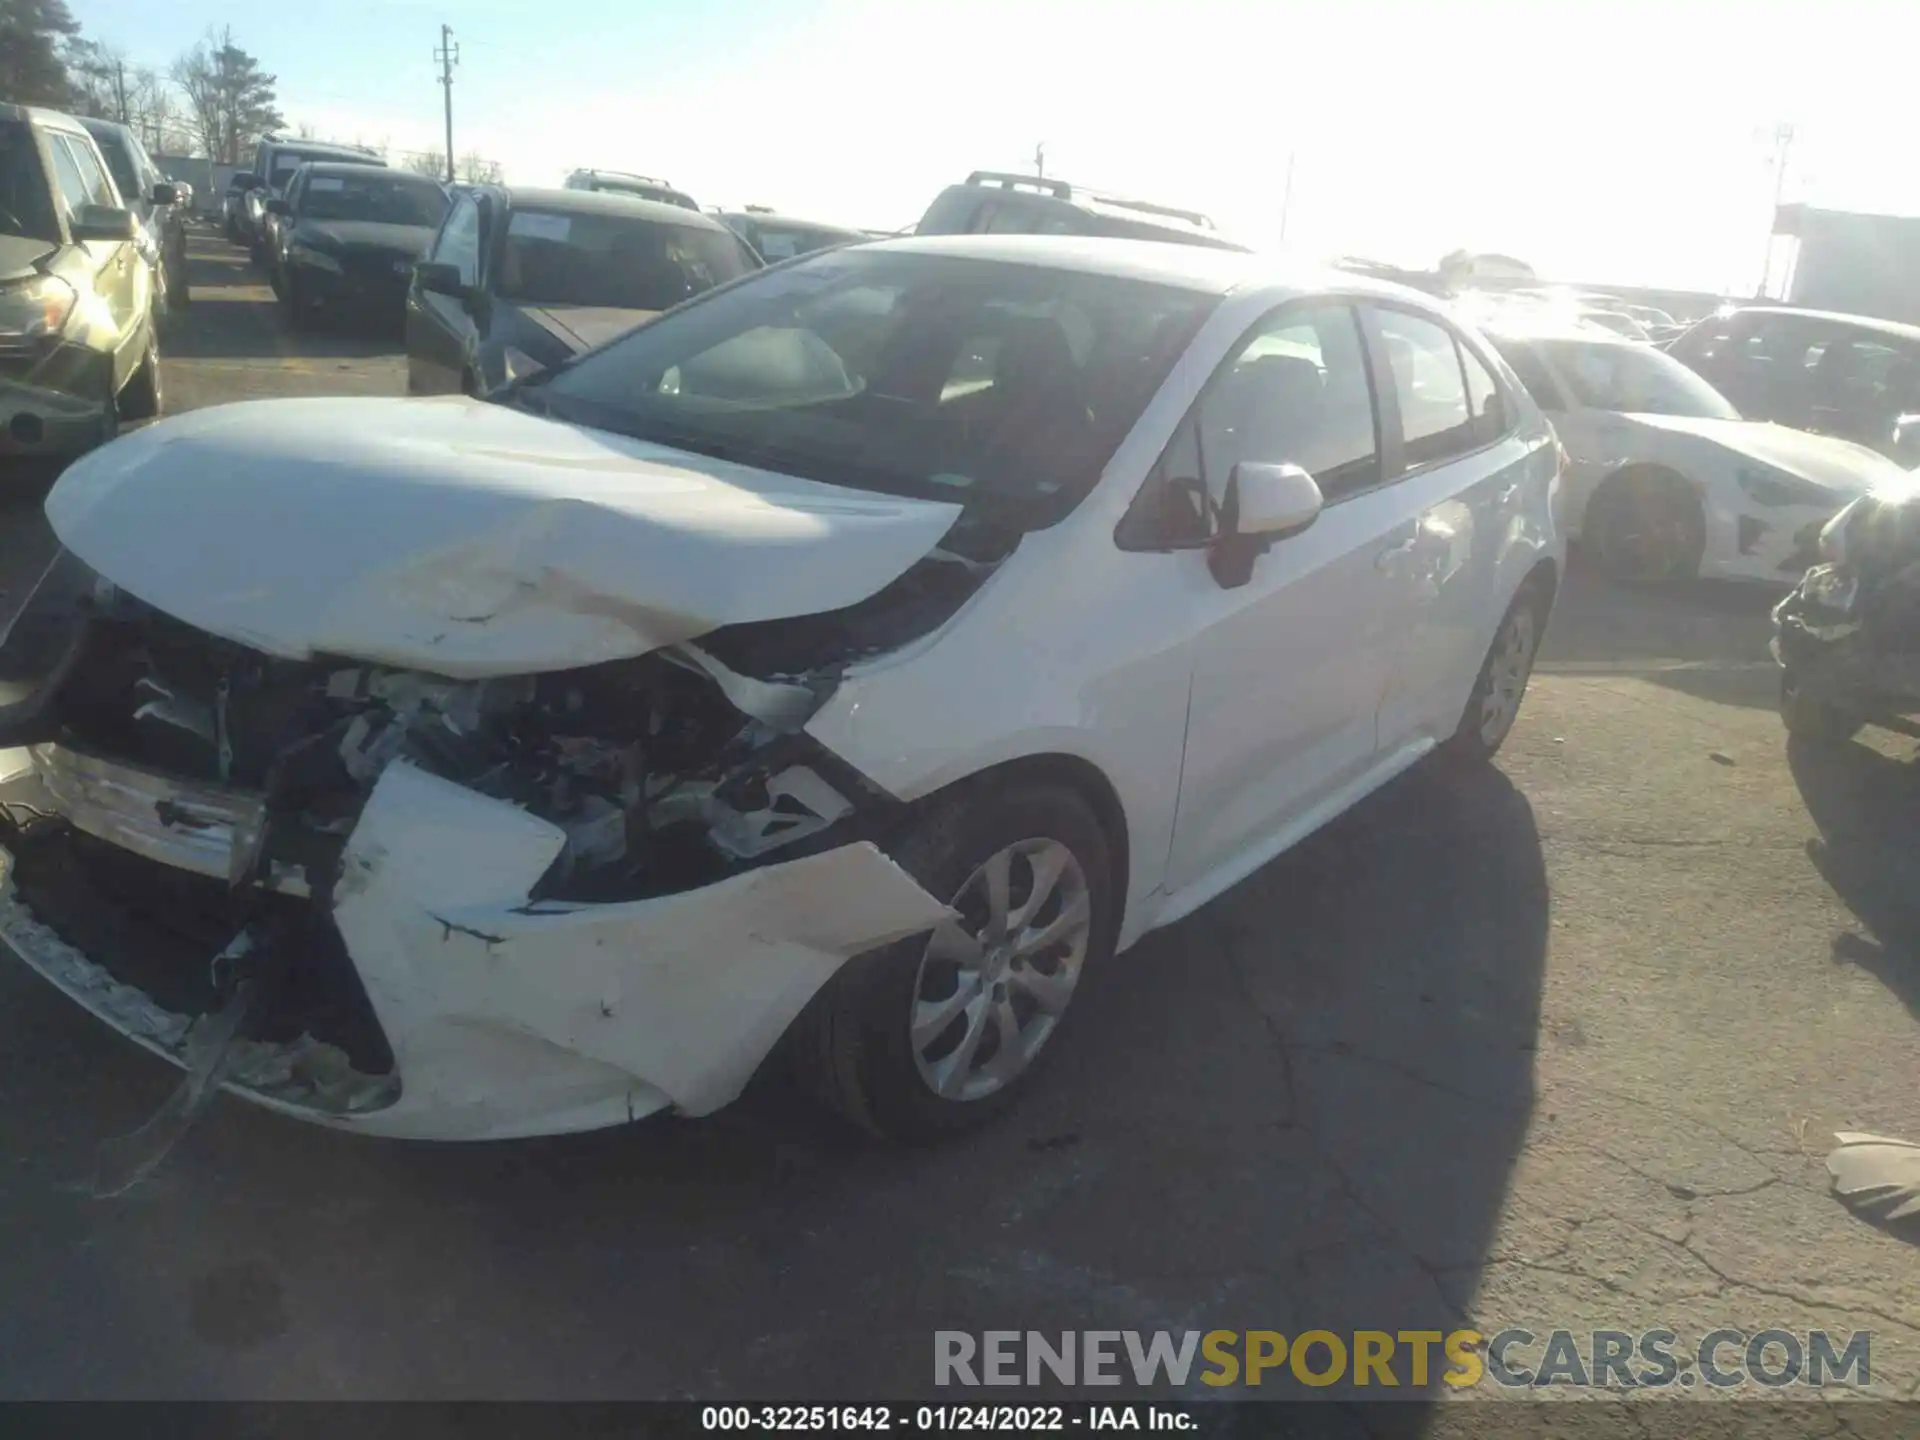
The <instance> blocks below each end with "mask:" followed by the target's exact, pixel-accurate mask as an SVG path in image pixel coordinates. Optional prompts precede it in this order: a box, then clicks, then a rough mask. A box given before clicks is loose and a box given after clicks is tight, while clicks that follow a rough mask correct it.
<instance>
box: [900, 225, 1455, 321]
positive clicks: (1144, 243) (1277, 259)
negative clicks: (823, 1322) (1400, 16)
mask: <svg viewBox="0 0 1920 1440" xmlns="http://www.w3.org/2000/svg"><path fill="white" fill-rule="evenodd" d="M863 249H870V250H884V251H892V252H895V253H898V254H903V255H952V256H956V257H959V258H962V259H969V260H993V261H999V262H1001V263H1004V264H1012V265H1041V266H1049V267H1051V268H1054V269H1058V270H1074V271H1079V272H1081V273H1083V274H1088V275H1113V276H1117V277H1119V278H1122V279H1127V280H1144V281H1147V282H1149V283H1153V284H1160V285H1173V286H1178V287H1180V288H1182V289H1186V290H1198V291H1201V292H1204V293H1207V294H1213V295H1226V294H1229V293H1231V292H1232V291H1235V290H1240V289H1247V288H1259V289H1266V290H1273V291H1285V292H1292V293H1296V294H1301V295H1312V294H1320V293H1325V292H1338V293H1341V294H1346V295H1370V296H1378V297H1380V298H1382V299H1391V300H1404V301H1409V302H1413V303H1416V304H1418V305H1419V306H1420V307H1421V308H1423V309H1428V310H1431V309H1434V308H1435V306H1434V301H1433V297H1432V296H1431V295H1423V294H1421V293H1420V292H1419V291H1418V290H1411V289H1408V288H1407V287H1406V286H1404V285H1394V284H1391V283H1389V282H1387V281H1384V280H1374V279H1370V278H1369V277H1367V276H1364V275H1354V274H1351V273H1349V272H1347V271H1344V270H1334V269H1330V268H1328V267H1327V266H1324V265H1313V264H1308V263H1306V262H1304V261H1299V260H1294V259H1291V258H1289V257H1287V256H1284V255H1273V254H1261V253H1260V252H1258V251H1253V250H1216V249H1213V248H1211V247H1208V246H1203V245H1182V244H1180V243H1179V242H1177V241H1168V240H1134V239H1121V238H1119V237H1116V236H1108V235H913V236H907V237H905V238H902V239H898V240H874V241H871V242H869V243H868V245H866V246H864V247H863Z"/></svg>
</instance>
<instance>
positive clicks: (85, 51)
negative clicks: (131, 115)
mask: <svg viewBox="0 0 1920 1440" xmlns="http://www.w3.org/2000/svg"><path fill="white" fill-rule="evenodd" d="M63 51H64V54H63V56H62V58H63V59H64V60H65V62H66V66H67V92H68V94H67V101H66V108H67V109H68V110H70V111H72V112H73V113H74V114H76V115H95V116H98V117H100V118H101V119H103V120H119V121H121V122H122V123H125V122H126V120H127V118H128V117H127V109H128V106H127V93H126V83H127V78H126V77H127V57H126V56H125V55H123V54H121V53H120V51H119V50H117V49H116V48H114V47H113V46H111V45H109V44H107V43H106V42H105V41H104V40H82V39H81V38H80V37H79V36H78V35H69V36H68V37H67V43H66V45H65V46H64V47H63Z"/></svg>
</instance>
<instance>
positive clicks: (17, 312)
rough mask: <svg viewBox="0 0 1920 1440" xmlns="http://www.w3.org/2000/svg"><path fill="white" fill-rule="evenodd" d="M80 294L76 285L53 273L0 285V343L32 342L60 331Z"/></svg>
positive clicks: (18, 343)
mask: <svg viewBox="0 0 1920 1440" xmlns="http://www.w3.org/2000/svg"><path fill="white" fill-rule="evenodd" d="M77 298H78V297H77V296H76V295H75V293H74V289H73V287H72V286H71V285H69V284H67V282H66V281H64V280H62V279H60V278H59V277H58V276H54V275H36V276H34V277H33V278H32V279H31V280H23V281H21V282H20V283H19V284H17V285H0V345H20V344H30V343H32V342H33V341H35V340H40V339H44V338H45V337H46V336H49V335H58V334H59V333H60V331H61V329H62V328H63V327H64V326H65V325H66V323H67V317H68V316H69V315H71V314H72V313H73V307H74V302H75V300H76V299H77Z"/></svg>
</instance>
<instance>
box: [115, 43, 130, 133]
mask: <svg viewBox="0 0 1920 1440" xmlns="http://www.w3.org/2000/svg"><path fill="white" fill-rule="evenodd" d="M113 96H114V99H116V100H117V101H119V102H120V123H121V124H122V125H124V124H126V123H127V62H126V61H124V60H122V59H120V58H119V57H118V56H116V57H115V58H114V62H113Z"/></svg>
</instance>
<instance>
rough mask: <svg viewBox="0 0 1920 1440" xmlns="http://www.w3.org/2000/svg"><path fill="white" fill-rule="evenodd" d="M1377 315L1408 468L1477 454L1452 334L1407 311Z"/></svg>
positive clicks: (1462, 377)
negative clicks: (1397, 402) (1396, 401)
mask: <svg viewBox="0 0 1920 1440" xmlns="http://www.w3.org/2000/svg"><path fill="white" fill-rule="evenodd" d="M1374 314H1375V316H1376V319H1377V323H1378V326H1379V331H1380V339H1381V341H1382V343H1383V344H1384V345H1385V347H1386V353H1387V368H1388V371H1389V373H1390V374H1391V377H1392V381H1393V389H1394V395H1395V397H1396V398H1397V399H1398V400H1399V402H1400V433H1401V441H1402V447H1401V448H1402V454H1403V460H1404V463H1405V466H1406V468H1407V469H1409V470H1412V469H1416V468H1418V467H1419V466H1422V465H1432V464H1434V463H1436V462H1438V461H1441V460H1447V459H1451V458H1452V457H1454V456H1456V455H1464V454H1466V453H1467V452H1468V451H1470V450H1474V449H1476V448H1478V446H1479V445H1480V443H1481V442H1480V441H1479V440H1478V439H1477V438H1476V436H1475V434H1474V427H1473V412H1472V409H1471V407H1470V406H1469V404H1468V401H1467V385H1466V379H1465V377H1464V375H1463V373H1462V371H1461V367H1460V352H1459V350H1458V349H1457V348H1456V347H1455V345H1454V341H1453V333H1452V332H1451V331H1450V330H1448V329H1447V328H1446V327H1445V326H1443V325H1441V324H1439V323H1438V322H1437V321H1433V320H1427V319H1424V318H1422V317H1420V316H1418V315H1412V314H1409V313H1407V312H1406V311H1403V310H1387V309H1378V310H1376V311H1375V312H1374Z"/></svg>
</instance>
